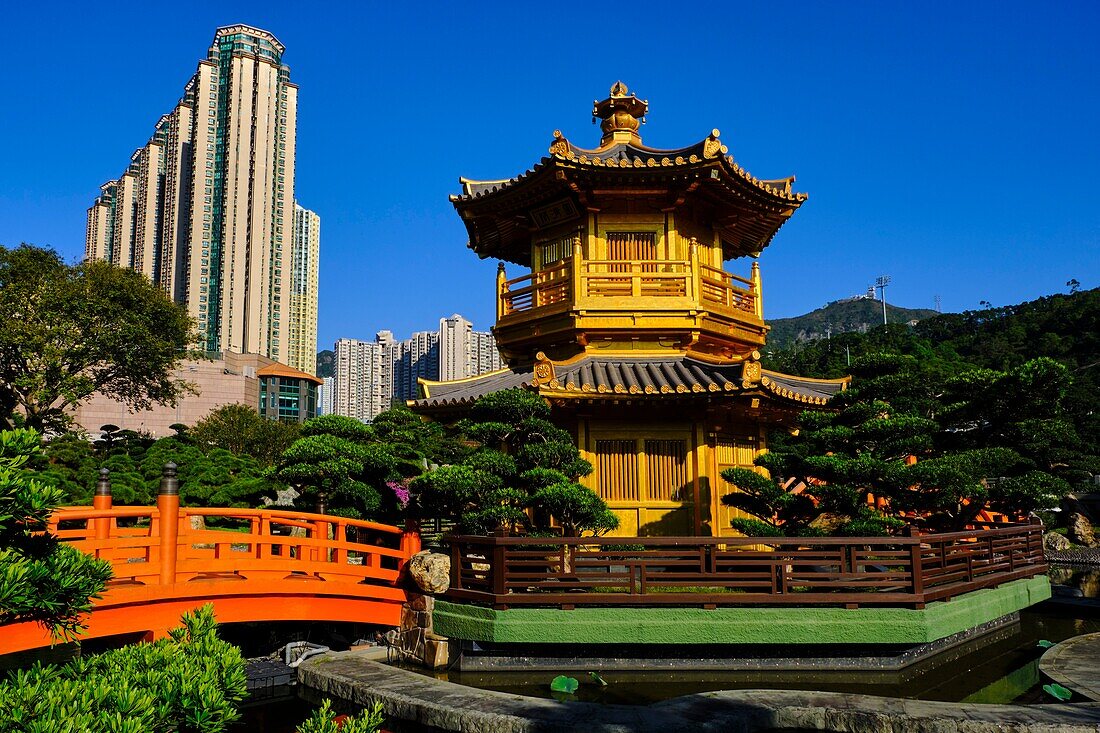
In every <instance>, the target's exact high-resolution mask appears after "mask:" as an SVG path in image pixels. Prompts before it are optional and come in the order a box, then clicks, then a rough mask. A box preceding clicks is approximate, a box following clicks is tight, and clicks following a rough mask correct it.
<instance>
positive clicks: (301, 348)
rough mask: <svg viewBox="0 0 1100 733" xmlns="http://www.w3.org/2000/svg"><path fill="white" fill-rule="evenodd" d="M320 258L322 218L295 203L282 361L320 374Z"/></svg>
mask: <svg viewBox="0 0 1100 733" xmlns="http://www.w3.org/2000/svg"><path fill="white" fill-rule="evenodd" d="M320 255H321V217H319V216H317V214H315V213H313V212H312V211H310V210H309V209H304V208H302V207H301V206H299V205H298V202H297V201H295V202H294V233H293V240H292V243H291V249H290V281H289V282H290V287H289V292H288V294H287V310H286V332H287V337H286V340H287V350H286V358H285V359H283V362H284V363H285V364H288V365H290V366H292V367H294V368H295V369H301V370H302V371H304V372H308V373H310V374H316V373H317V266H318V258H319V257H320Z"/></svg>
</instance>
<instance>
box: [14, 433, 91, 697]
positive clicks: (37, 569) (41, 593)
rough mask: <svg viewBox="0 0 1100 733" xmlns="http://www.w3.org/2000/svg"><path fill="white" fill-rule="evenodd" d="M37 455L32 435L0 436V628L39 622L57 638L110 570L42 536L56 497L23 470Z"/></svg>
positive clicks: (72, 628) (75, 625)
mask: <svg viewBox="0 0 1100 733" xmlns="http://www.w3.org/2000/svg"><path fill="white" fill-rule="evenodd" d="M39 453H40V449H39V438H38V433H36V432H34V431H33V430H4V431H0V624H6V623H14V622H18V621H39V622H41V623H42V624H43V625H44V626H45V627H46V628H47V629H49V630H50V632H51V633H52V634H53V635H54V636H55V637H57V636H63V635H71V634H73V633H75V632H76V631H77V630H78V629H79V628H80V616H81V615H82V614H84V613H87V612H88V611H90V610H91V607H92V602H91V599H92V598H94V597H97V596H98V595H99V594H100V593H101V592H102V591H103V588H104V587H105V585H106V583H107V580H108V579H110V577H111V566H110V564H109V563H107V562H105V561H101V560H96V559H94V558H92V557H90V556H88V555H85V554H84V553H83V552H80V551H79V550H77V549H75V548H73V547H70V546H68V545H65V544H62V543H61V542H59V541H58V540H57V538H56V537H53V536H51V535H49V534H47V533H46V527H47V523H48V522H49V519H50V515H51V514H53V511H54V509H56V508H57V506H58V504H59V503H60V502H61V496H62V492H61V490H60V489H57V488H55V487H53V486H48V485H46V484H45V483H43V482H42V481H40V480H38V479H37V478H36V477H35V476H34V475H33V474H32V473H30V472H29V471H27V470H26V466H27V463H28V462H29V461H30V460H31V459H32V458H34V457H35V456H37V455H38V454H39ZM0 709H2V708H0Z"/></svg>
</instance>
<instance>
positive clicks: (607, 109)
mask: <svg viewBox="0 0 1100 733" xmlns="http://www.w3.org/2000/svg"><path fill="white" fill-rule="evenodd" d="M629 92H630V90H629V89H627V88H626V84H623V83H622V82H621V81H617V82H615V83H614V84H612V85H611V96H610V97H608V98H607V99H605V100H603V101H602V102H593V103H592V122H593V123H595V122H596V120H597V118H598V119H600V120H603V122H601V123H600V129H601V130H603V137H602V138H600V147H601V148H604V147H607V146H609V145H614V144H616V143H634V144H635V145H641V144H642V138H641V136H639V135H638V127H639V126H641V125H642V123H644V122H645V116H646V113H647V112H649V102H647V101H645V100H644V99H638V98H637V97H636V96H634V95H633V94H630V95H629V96H627V95H628V94H629Z"/></svg>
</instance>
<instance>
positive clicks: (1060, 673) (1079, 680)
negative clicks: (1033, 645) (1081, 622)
mask: <svg viewBox="0 0 1100 733" xmlns="http://www.w3.org/2000/svg"><path fill="white" fill-rule="evenodd" d="M1039 671H1040V672H1042V673H1043V674H1045V675H1046V676H1047V677H1049V678H1050V679H1052V680H1054V681H1055V682H1057V683H1058V684H1060V685H1062V686H1063V687H1068V688H1069V689H1071V690H1073V691H1074V692H1076V693H1077V694H1079V695H1081V696H1083V697H1087V698H1088V699H1089V700H1094V701H1100V633H1095V634H1084V635H1082V636H1075V637H1073V638H1072V639H1066V640H1065V641H1063V642H1061V643H1059V644H1055V645H1054V646H1052V647H1051V648H1050V649H1047V651H1046V652H1045V653H1044V654H1043V656H1042V658H1041V659H1040V660H1039Z"/></svg>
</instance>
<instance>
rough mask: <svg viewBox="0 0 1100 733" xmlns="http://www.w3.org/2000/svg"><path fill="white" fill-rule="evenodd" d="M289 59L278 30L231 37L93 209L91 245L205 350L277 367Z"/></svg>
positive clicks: (281, 342) (290, 182) (290, 196)
mask: <svg viewBox="0 0 1100 733" xmlns="http://www.w3.org/2000/svg"><path fill="white" fill-rule="evenodd" d="M284 51H285V48H284V47H283V45H282V44H281V43H280V42H279V41H278V39H276V38H275V36H273V35H272V34H271V33H268V32H267V31H264V30H260V29H258V28H252V27H250V26H245V25H234V26H226V27H224V28H219V29H218V31H217V33H215V35H214V41H213V43H212V44H211V46H210V49H209V52H208V54H207V58H206V59H204V60H202V61H200V62H199V65H198V69H197V70H196V72H195V74H194V75H193V76H192V77H191V79H190V80H189V81H188V82H187V84H186V85H185V86H184V94H183V97H182V98H181V99H180V101H179V103H178V104H177V105H176V107H175V109H173V110H172V112H170V113H168V114H166V115H164V116H162V117H161V118H160V119H159V121H158V122H157V125H156V128H155V131H154V134H153V136H152V137H151V138H150V140H149V141H148V143H147V144H146V145H145V146H144V147H142V148H139V149H138V150H137V151H136V152H135V153H134V154H133V156H132V157H131V160H130V163H129V165H128V166H127V168H126V170H125V171H124V172H123V174H122V175H121V176H120V177H119V178H118V179H117V180H115V181H111V182H108V183H107V184H104V186H103V190H102V193H101V195H100V196H99V197H98V198H97V199H96V200H95V202H94V203H93V205H92V207H91V208H89V209H88V224H87V240H86V246H85V252H86V256H87V257H89V258H97V259H106V260H109V261H111V262H113V263H115V264H117V265H119V266H122V267H131V268H133V269H135V270H138V271H140V272H143V273H145V274H146V275H147V276H148V277H149V278H150V279H151V280H152V281H153V282H155V283H157V284H158V285H160V287H162V288H163V289H164V291H165V292H166V293H167V294H168V295H169V296H170V297H172V298H173V299H174V300H175V301H176V302H178V303H181V304H184V305H185V306H186V307H187V310H188V312H189V314H190V315H191V316H192V317H193V318H194V319H195V320H196V322H197V323H198V330H199V333H200V342H199V343H198V344H197V346H199V347H200V348H202V349H205V350H206V351H210V352H238V353H258V354H262V355H264V356H267V357H270V358H272V359H275V360H277V361H286V360H287V358H288V343H287V339H288V333H287V317H286V316H285V315H284V314H285V313H286V312H287V305H288V300H289V298H288V295H289V293H288V290H289V280H287V282H285V283H284V265H285V266H286V267H287V268H288V270H289V267H290V251H291V247H290V245H291V241H292V236H293V231H292V230H293V214H292V209H291V206H292V202H293V200H294V146H295V134H296V133H295V130H296V125H297V104H298V88H297V86H295V85H294V84H292V83H291V82H290V70H289V68H287V67H286V66H284V65H283V63H282V56H283V53H284ZM284 243H285V245H286V246H285V247H284ZM287 275H288V276H289V272H287ZM299 368H301V367H299Z"/></svg>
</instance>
